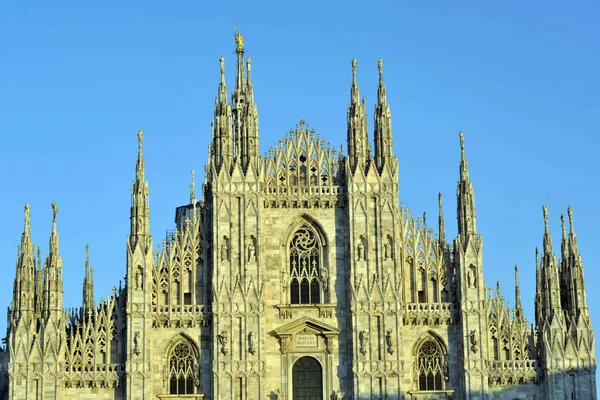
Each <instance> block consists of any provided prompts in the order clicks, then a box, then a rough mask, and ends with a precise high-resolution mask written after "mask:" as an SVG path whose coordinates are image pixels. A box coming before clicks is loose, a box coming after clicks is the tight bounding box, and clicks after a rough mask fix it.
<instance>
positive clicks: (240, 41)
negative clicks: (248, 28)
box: [235, 32, 244, 51]
mask: <svg viewBox="0 0 600 400" xmlns="http://www.w3.org/2000/svg"><path fill="white" fill-rule="evenodd" d="M235 43H236V44H237V51H242V50H244V38H243V37H242V34H241V33H240V32H238V33H237V34H236V35H235Z"/></svg>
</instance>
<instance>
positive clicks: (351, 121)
mask: <svg viewBox="0 0 600 400" xmlns="http://www.w3.org/2000/svg"><path fill="white" fill-rule="evenodd" d="M357 66H358V62H357V61H356V58H353V59H352V84H351V86H350V104H349V105H348V113H347V119H348V139H347V141H348V160H349V166H350V169H351V170H352V171H355V170H356V167H357V166H359V165H360V166H362V167H363V168H366V163H367V159H368V158H369V156H370V154H369V153H370V150H369V137H368V136H369V134H368V128H367V105H366V102H365V99H364V98H363V99H362V102H361V100H360V90H359V88H358V83H357V80H356V67H357Z"/></svg>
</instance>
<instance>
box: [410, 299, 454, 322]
mask: <svg viewBox="0 0 600 400" xmlns="http://www.w3.org/2000/svg"><path fill="white" fill-rule="evenodd" d="M457 312H458V308H457V306H456V304H454V303H407V304H405V305H404V306H402V313H403V315H402V319H403V321H404V325H450V324H453V323H454V322H455V321H456V315H457Z"/></svg>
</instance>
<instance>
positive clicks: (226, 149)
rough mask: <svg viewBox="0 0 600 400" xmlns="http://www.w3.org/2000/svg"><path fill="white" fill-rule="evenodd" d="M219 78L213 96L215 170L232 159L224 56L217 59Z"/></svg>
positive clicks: (231, 129) (231, 136)
mask: <svg viewBox="0 0 600 400" xmlns="http://www.w3.org/2000/svg"><path fill="white" fill-rule="evenodd" d="M219 63H220V66H221V80H220V82H219V89H218V93H217V97H216V98H215V113H214V120H213V123H212V136H213V149H212V154H210V156H211V157H212V163H213V165H214V166H215V168H216V170H217V171H220V170H221V168H222V167H225V168H226V169H228V168H229V167H230V166H231V163H232V161H233V128H232V125H231V124H232V112H231V106H230V105H229V103H228V102H227V85H226V83H225V58H224V57H223V56H221V58H220V59H219Z"/></svg>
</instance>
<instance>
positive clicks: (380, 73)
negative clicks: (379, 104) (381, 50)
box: [377, 58, 383, 79]
mask: <svg viewBox="0 0 600 400" xmlns="http://www.w3.org/2000/svg"><path fill="white" fill-rule="evenodd" d="M377 67H378V68H379V79H382V78H383V58H379V60H378V61H377Z"/></svg>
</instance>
